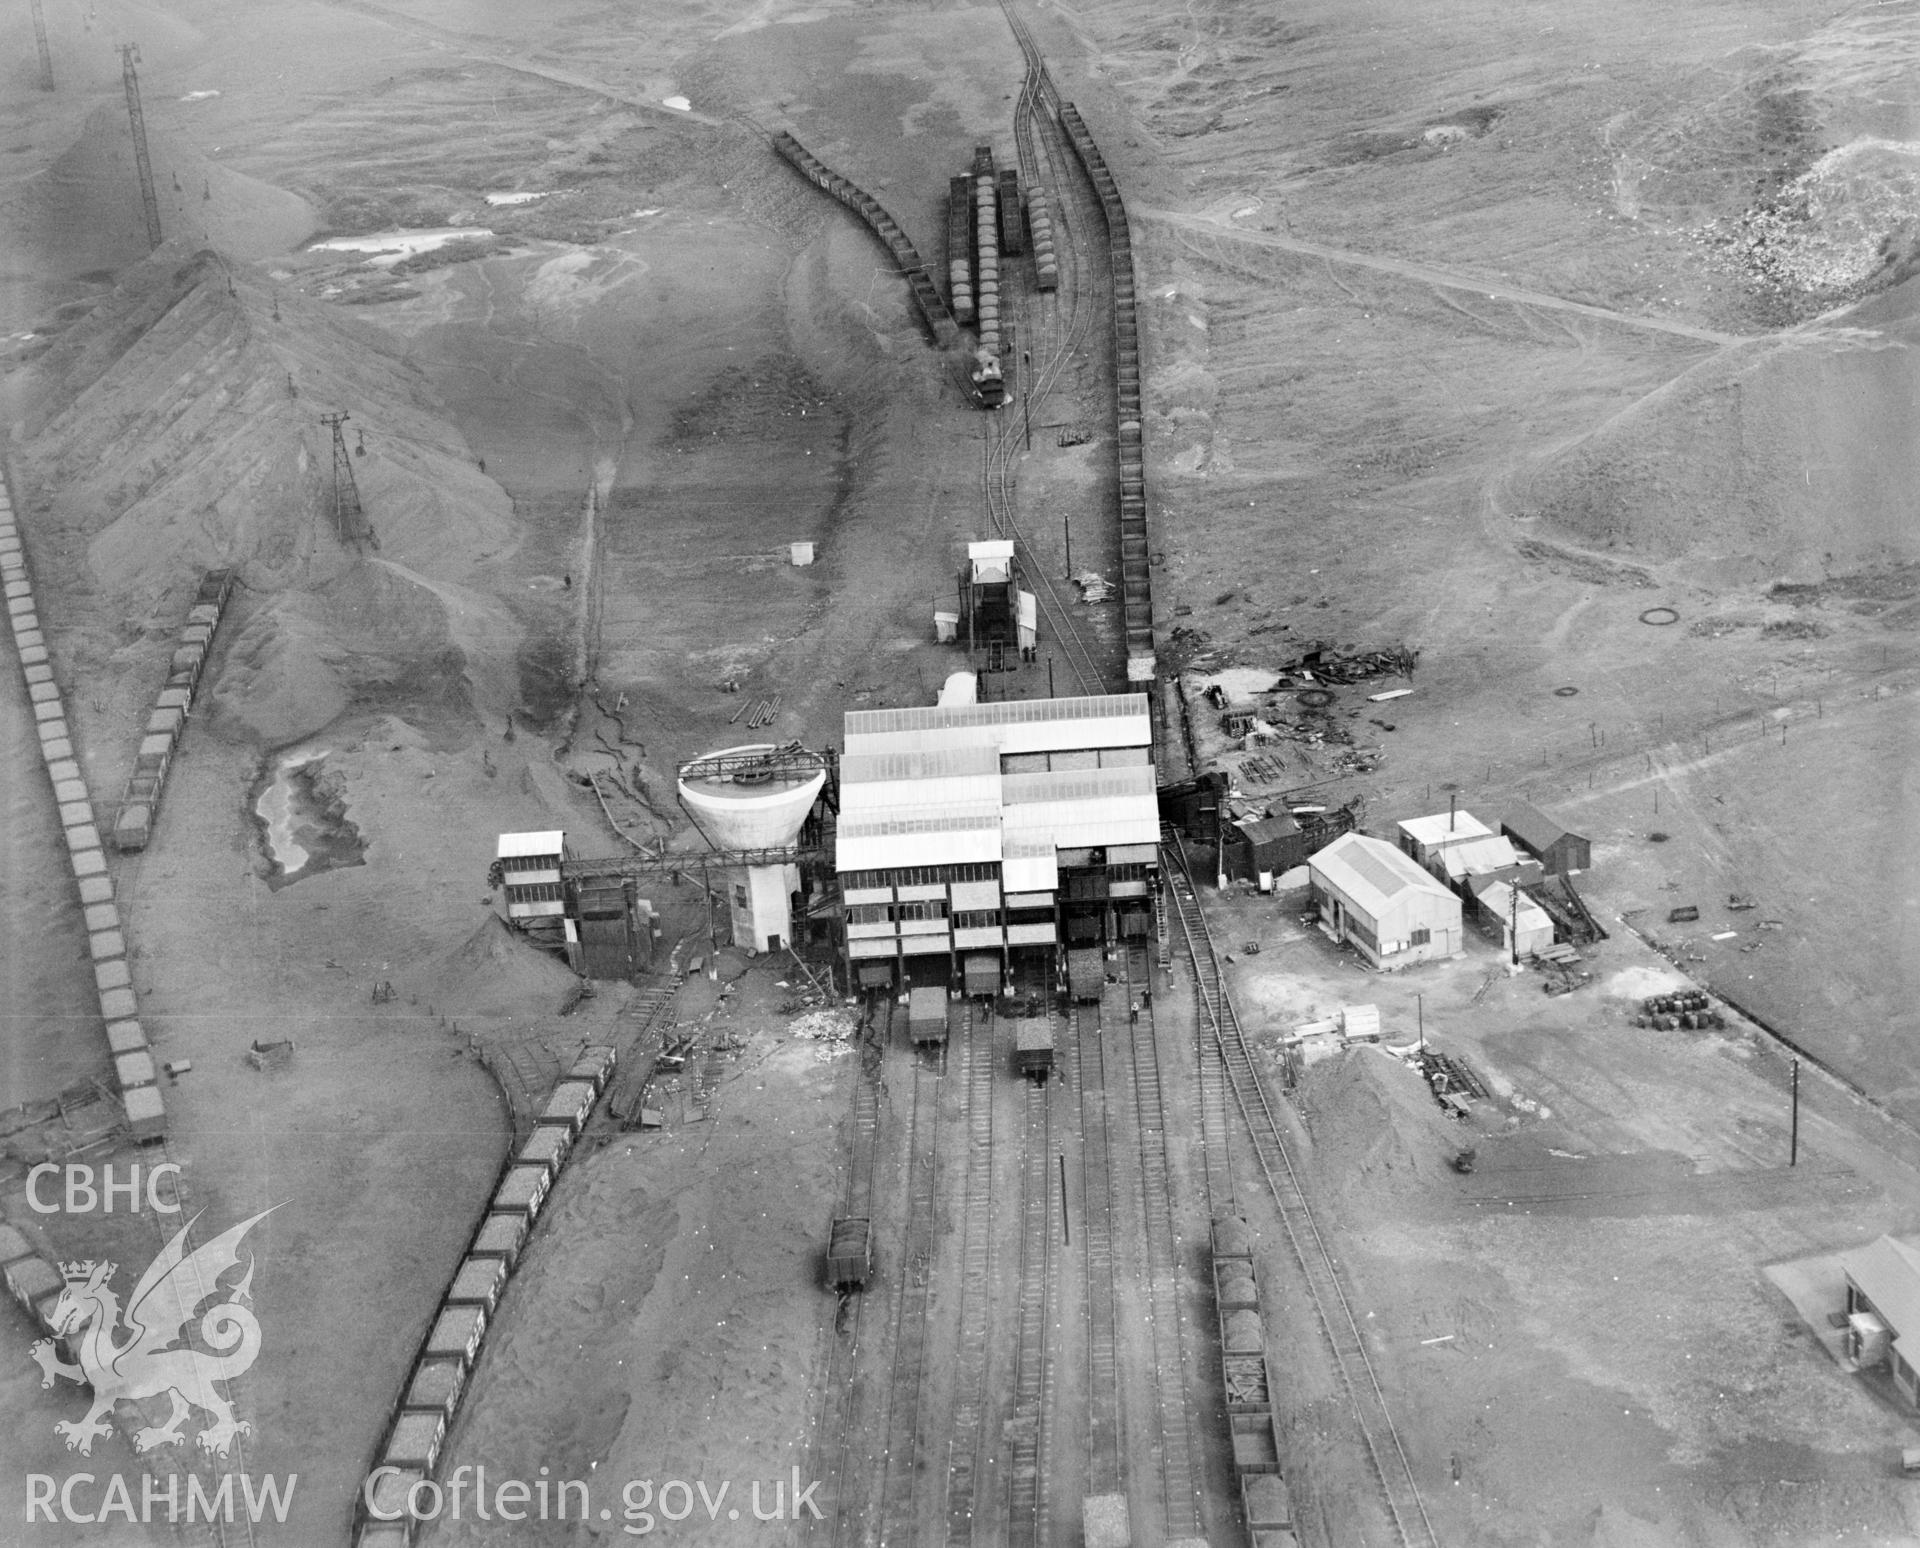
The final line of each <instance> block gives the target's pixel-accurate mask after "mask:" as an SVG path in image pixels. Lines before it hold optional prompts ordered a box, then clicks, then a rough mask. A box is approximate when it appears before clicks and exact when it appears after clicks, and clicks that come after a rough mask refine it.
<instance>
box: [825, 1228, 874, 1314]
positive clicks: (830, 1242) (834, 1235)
mask: <svg viewBox="0 0 1920 1548" xmlns="http://www.w3.org/2000/svg"><path fill="white" fill-rule="evenodd" d="M872 1271H873V1222H872V1221H871V1220H869V1219H868V1218H867V1217H866V1216H865V1215H839V1216H836V1217H835V1219H834V1222H833V1227H832V1229H831V1230H830V1231H829V1232H828V1233H827V1288H828V1289H829V1290H833V1291H837V1292H838V1293H839V1294H841V1295H846V1294H847V1293H849V1292H850V1291H854V1290H861V1289H864V1288H866V1283H867V1276H868V1274H870V1273H872Z"/></svg>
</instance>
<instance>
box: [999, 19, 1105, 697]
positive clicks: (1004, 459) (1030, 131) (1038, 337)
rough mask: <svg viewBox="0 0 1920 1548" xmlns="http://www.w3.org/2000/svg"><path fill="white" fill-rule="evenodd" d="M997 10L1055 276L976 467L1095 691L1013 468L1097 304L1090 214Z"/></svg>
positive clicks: (1064, 644) (1031, 312)
mask: <svg viewBox="0 0 1920 1548" xmlns="http://www.w3.org/2000/svg"><path fill="white" fill-rule="evenodd" d="M1001 10H1002V12H1003V14H1004V15H1005V16H1006V18H1007V25H1008V26H1009V28H1010V29H1011V30H1012V32H1013V35H1014V38H1015V41H1016V42H1018V44H1019V45H1020V51H1021V54H1022V56H1023V57H1024V59H1025V61H1026V73H1025V76H1024V78H1023V80H1022V83H1021V88H1020V95H1019V99H1018V101H1017V102H1016V103H1015V107H1014V119H1013V123H1014V146H1015V152H1016V158H1017V160H1018V162H1019V168H1020V176H1021V179H1022V180H1023V182H1024V183H1025V185H1026V187H1027V188H1028V189H1029V190H1031V189H1033V188H1035V187H1043V188H1046V189H1047V190H1049V192H1050V194H1051V196H1052V209H1053V213H1054V219H1055V224H1056V227H1057V229H1058V241H1057V254H1058V258H1059V263H1060V278H1059V283H1058V287H1057V288H1056V289H1055V290H1054V291H1052V292H1039V291H1036V290H1034V289H1033V288H1032V287H1031V286H1027V287H1024V288H1023V291H1022V300H1021V315H1020V324H1019V334H1018V342H1019V344H1020V345H1021V348H1022V357H1023V358H1022V361H1021V369H1020V370H1019V371H1018V372H1017V373H1015V378H1014V390H1015V392H1016V393H1020V394H1024V395H1025V402H1024V403H1022V404H1021V405H1019V408H1020V412H1019V413H1018V414H1013V413H1003V414H1001V415H999V416H997V417H996V419H995V421H994V423H993V428H992V430H991V431H990V432H989V433H990V437H991V439H990V441H989V445H988V449H987V457H986V464H985V467H984V470H983V475H982V478H983V483H984V486H985V493H986V501H987V519H988V525H989V527H990V529H991V530H992V531H993V532H994V534H995V535H996V536H1000V537H1006V538H1010V539H1012V541H1013V543H1014V547H1015V551H1016V553H1017V554H1018V556H1019V559H1020V566H1021V573H1022V575H1023V576H1025V577H1026V579H1027V581H1028V584H1029V585H1031V586H1032V587H1033V590H1034V595H1035V598H1036V600H1037V601H1038V603H1039V607H1040V610H1041V613H1042V614H1043V615H1044V616H1045V618H1046V620H1047V624H1048V627H1049V629H1050V630H1051V632H1052V635H1053V638H1054V640H1055V642H1056V645H1057V647H1058V649H1059V652H1060V654H1061V656H1062V657H1063V658H1064V660H1065V663H1066V666H1067V669H1068V671H1069V672H1071V673H1072V674H1073V676H1074V678H1075V679H1076V680H1077V681H1078V682H1079V685H1080V690H1081V691H1082V692H1083V693H1103V692H1105V691H1106V686H1107V674H1106V673H1105V672H1103V671H1102V670H1101V667H1100V664H1099V660H1098V656H1097V654H1096V652H1095V651H1094V650H1093V649H1091V648H1090V647H1089V646H1088V644H1087V642H1086V640H1085V639H1084V638H1083V636H1082V635H1081V633H1080V631H1079V629H1078V628H1077V626H1076V625H1075V623H1074V620H1073V614H1072V613H1071V611H1070V610H1069V605H1068V602H1067V601H1065V600H1063V599H1062V598H1061V596H1060V594H1059V592H1058V590H1057V589H1056V588H1055V586H1054V583H1053V580H1052V578H1051V576H1050V574H1049V573H1048V571H1047V569H1046V568H1045V567H1043V566H1042V565H1041V564H1040V563H1039V562H1038V560H1037V558H1036V557H1035V555H1034V553H1033V551H1032V546H1031V545H1030V544H1029V543H1028V541H1027V538H1026V535H1025V533H1024V532H1022V530H1021V528H1020V523H1019V519H1018V511H1019V501H1018V480H1017V476H1016V473H1017V466H1018V460H1019V456H1020V453H1021V451H1022V448H1023V446H1024V444H1025V441H1026V436H1027V427H1028V426H1029V425H1030V424H1031V421H1032V418H1033V416H1034V415H1035V414H1036V413H1037V412H1038V411H1039V410H1040V407H1041V405H1042V404H1043V403H1044V402H1045V401H1046V399H1047V396H1048V394H1049V393H1051V392H1052V391H1053V389H1054V387H1055V386H1056V385H1057V384H1058V383H1059V380H1060V378H1061V376H1062V375H1063V374H1064V373H1065V372H1066V370H1067V369H1068V368H1069V367H1070V366H1071V365H1072V363H1073V361H1074V359H1075V358H1076V356H1077V354H1078V352H1079V350H1080V349H1081V347H1082V345H1083V344H1084V343H1085V342H1086V339H1087V337H1088V335H1089V334H1090V333H1091V331H1092V328H1093V320H1094V317H1095V315H1096V313H1097V312H1098V311H1099V309H1100V302H1101V296H1100V293H1099V290H1098V287H1097V285H1096V283H1095V279H1096V275H1097V270H1096V269H1095V268H1094V267H1093V266H1091V265H1089V264H1088V263H1086V262H1084V261H1083V259H1082V256H1081V254H1080V251H1079V244H1080V242H1081V241H1083V240H1084V239H1085V238H1086V236H1087V235H1089V234H1090V233H1091V231H1092V230H1093V229H1094V228H1093V224H1092V221H1093V216H1092V214H1091V212H1090V210H1083V209H1082V208H1081V207H1078V205H1077V200H1076V197H1075V195H1074V194H1071V193H1070V192H1069V189H1070V188H1071V187H1072V186H1073V185H1072V180H1071V179H1070V178H1069V177H1064V176H1063V175H1062V174H1063V173H1066V172H1067V171H1068V169H1069V168H1070V167H1071V166H1072V165H1073V161H1072V157H1071V156H1070V155H1069V154H1068V152H1067V147H1066V142H1065V139H1064V137H1063V136H1062V134H1061V132H1060V129H1059V126H1058V124H1057V123H1056V122H1055V121H1054V119H1053V117H1052V111H1053V104H1055V103H1057V101H1058V93H1057V92H1055V91H1054V89H1053V83H1052V80H1051V78H1050V77H1049V76H1048V75H1047V69H1046V61H1045V60H1044V59H1043V58H1042V57H1041V55H1040V51H1039V48H1038V47H1037V46H1036V45H1035V43H1034V41H1033V38H1032V35H1031V33H1029V32H1028V30H1027V28H1026V24H1025V23H1024V22H1022V21H1021V20H1020V18H1019V16H1018V14H1017V13H1016V12H1015V11H1014V9H1013V7H1012V6H1011V5H1010V4H1008V3H1007V0H1001ZM1070 206H1075V207H1072V208H1070ZM1009 272H1011V270H1009Z"/></svg>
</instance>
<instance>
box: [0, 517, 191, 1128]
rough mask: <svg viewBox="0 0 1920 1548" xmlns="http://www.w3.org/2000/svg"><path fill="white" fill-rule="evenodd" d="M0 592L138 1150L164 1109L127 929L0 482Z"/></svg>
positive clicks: (162, 1120)
mask: <svg viewBox="0 0 1920 1548" xmlns="http://www.w3.org/2000/svg"><path fill="white" fill-rule="evenodd" d="M0 586H3V587H4V591H5V596H6V603H7V622H8V626H9V627H10V628H11V629H12V631H13V645H14V649H15V650H16V651H17V652H18V653H19V657H20V675H21V676H22V677H23V678H24V679H25V680H26V685H27V700H28V703H29V704H30V705H31V707H32V709H33V721H34V731H35V733H36V734H37V735H38V737H39V739H40V758H41V761H42V762H43V763H44V764H45V765H46V768H47V778H48V779H49V780H50V781H51V782H52V784H53V798H54V800H55V801H56V802H58V803H59V808H60V825H61V827H62V829H63V830H64V831H65V837H66V841H67V863H68V865H69V866H70V867H71V868H72V871H73V880H74V884H75V886H76V887H77V888H78V889H79V893H80V907H81V909H82V911H83V914H82V917H83V919H84V921H85V923H86V927H87V956H88V957H89V959H90V960H91V961H92V963H93V982H94V988H95V989H96V991H97V992H98V993H99V996H100V1019H101V1020H102V1021H103V1022H104V1023H105V1024H106V1030H107V1047H108V1048H109V1049H110V1050H111V1052H112V1055H113V1072H114V1078H115V1079H116V1080H117V1081H118V1082H119V1086H120V1100H121V1103H122V1105H123V1106H124V1107H125V1109H126V1114H127V1128H128V1131H129V1133H131V1135H132V1136H133V1138H134V1139H136V1140H138V1141H139V1142H140V1143H142V1144H145V1143H147V1142H149V1141H151V1140H158V1139H163V1138H165V1137H166V1132H167V1110H166V1103H165V1102H164V1101H162V1100H161V1097H160V1088H159V1086H158V1085H157V1084H156V1076H155V1072H154V1064H153V1055H152V1052H151V1051H150V1050H149V1049H148V1047H147V1035H146V1031H145V1029H144V1028H143V1027H142V1026H141V1025H140V1021H139V1019H138V1018H139V1003H138V1001H137V1000H136V999H135V997H134V992H133V974H132V972H131V970H130V969H129V968H128V966H127V937H126V931H125V930H124V929H123V928H122V925H121V920H120V910H119V905H118V904H117V903H116V902H115V901H114V893H113V878H112V877H110V876H109V875H108V874H107V857H106V853H105V850H104V848H103V846H102V845H101V842H100V829H99V827H98V825H97V824H96V823H95V821H94V813H93V798H92V796H91V795H90V794H89V793H88V791H87V782H86V779H85V777H84V776H83V775H82V774H81V772H80V762H79V759H78V758H77V757H76V756H75V754H74V750H73V733H72V730H71V728H70V726H69V723H68V721H67V710H66V704H65V701H64V700H63V699H62V697H61V693H60V688H59V685H58V684H56V683H55V682H54V680H53V662H52V658H51V656H50V655H49V654H48V649H47V637H46V633H45V631H44V630H42V629H41V627H40V605H39V603H38V602H37V601H36V600H35V597H34V589H33V579H32V576H31V575H30V574H29V573H28V569H27V555H26V549H25V547H24V545H23V543H22V541H21V537H20V528H19V526H18V525H17V524H16V523H15V521H14V519H13V500H12V497H11V496H10V495H9V494H8V492H7V488H6V486H5V484H4V483H0Z"/></svg>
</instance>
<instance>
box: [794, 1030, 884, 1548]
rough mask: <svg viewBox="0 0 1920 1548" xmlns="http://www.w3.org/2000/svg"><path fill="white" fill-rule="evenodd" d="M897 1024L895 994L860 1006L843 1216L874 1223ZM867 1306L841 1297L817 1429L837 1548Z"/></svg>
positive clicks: (845, 1514) (852, 1517) (851, 1511)
mask: <svg viewBox="0 0 1920 1548" xmlns="http://www.w3.org/2000/svg"><path fill="white" fill-rule="evenodd" d="M882 1005H884V1006H885V1007H886V1010H885V1019H884V1021H882V1020H881V1017H880V1007H881V1006H882ZM876 1022H880V1025H881V1028H882V1030H881V1031H880V1032H879V1034H878V1036H877V1037H876V1034H875V1023H876ZM892 1022H893V1002H892V998H891V996H884V995H868V996H867V997H866V998H865V1000H864V1003H863V1004H862V1005H861V1008H860V1024H859V1028H858V1032H857V1037H858V1042H859V1047H860V1074H859V1077H858V1078H857V1079H856V1081H855V1082H854V1091H853V1111H852V1121H853V1143H852V1146H851V1148H850V1151H849V1155H848V1165H847V1186H846V1191H845V1193H844V1195H843V1204H844V1213H846V1214H850V1215H853V1214H865V1215H868V1216H869V1217H871V1215H872V1212H873V1173H874V1167H875V1165H876V1162H877V1158H878V1152H879V1145H880V1098H881V1094H882V1091H883V1074H882V1060H881V1057H880V1055H882V1054H883V1053H884V1050H885V1048H886V1035H887V1029H890V1028H891V1026H892ZM866 1301H867V1297H866V1295H865V1294H864V1293H862V1292H858V1291H856V1292H854V1293H853V1294H850V1295H842V1296H841V1297H840V1304H839V1307H838V1309H837V1311H836V1312H835V1314H834V1322H833V1333H832V1336H831V1339H830V1342H829V1344H828V1346H827V1374H826V1380H825V1381H824V1382H823V1383H822V1384H821V1409H820V1415H819V1419H818V1421H817V1423H816V1426H815V1430H814V1435H815V1440H814V1448H813V1476H814V1477H815V1478H819V1479H822V1480H825V1481H827V1482H828V1483H829V1485H830V1487H831V1488H832V1490H833V1505H832V1508H831V1509H830V1510H828V1511H827V1512H825V1518H824V1524H823V1527H822V1530H823V1531H824V1533H825V1534H826V1536H827V1540H828V1541H829V1542H831V1543H832V1544H833V1548H847V1544H848V1543H849V1542H851V1541H852V1537H851V1533H852V1528H853V1524H854V1523H855V1522H856V1521H857V1519H858V1518H859V1516H860V1515H861V1511H860V1510H859V1509H858V1507H857V1504H856V1489H855V1487H854V1480H853V1479H852V1478H851V1477H850V1476H849V1471H850V1469H849V1461H850V1458H851V1456H852V1452H853V1435H854V1428H855V1421H856V1409H857V1407H858V1396H859V1390H860V1383H859V1376H860V1333H861V1327H862V1323H863V1321H864V1315H863V1313H864V1310H865V1306H866Z"/></svg>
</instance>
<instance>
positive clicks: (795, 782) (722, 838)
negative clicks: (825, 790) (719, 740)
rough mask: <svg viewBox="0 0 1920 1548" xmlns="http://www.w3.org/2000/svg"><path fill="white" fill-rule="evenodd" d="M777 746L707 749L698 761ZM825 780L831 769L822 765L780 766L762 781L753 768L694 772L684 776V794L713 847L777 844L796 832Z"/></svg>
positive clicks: (729, 757)
mask: <svg viewBox="0 0 1920 1548" xmlns="http://www.w3.org/2000/svg"><path fill="white" fill-rule="evenodd" d="M777 751H778V749H777V748H776V747H774V745H773V744H772V743H770V742H763V743H758V744H750V745H748V746H745V747H728V748H725V749H724V750H722V751H720V752H715V753H708V754H706V755H705V756H704V757H702V758H700V759H698V760H697V762H699V763H717V762H718V761H719V760H721V759H726V760H729V761H733V760H741V759H748V758H751V757H752V756H753V754H755V753H767V754H772V753H774V752H777ZM826 782H827V771H826V770H825V769H824V768H820V767H815V768H813V769H808V768H805V767H789V768H781V769H777V770H775V771H773V773H772V774H771V776H770V777H768V778H765V779H762V780H759V781H755V780H754V779H753V778H752V776H751V773H749V774H748V777H747V778H745V779H742V778H739V777H737V776H735V775H731V774H729V775H724V776H722V777H720V778H717V779H715V778H710V777H707V776H705V775H700V774H696V775H695V777H694V778H692V779H682V780H681V781H680V799H681V800H682V801H683V802H684V803H685V804H686V808H687V811H688V812H689V813H690V814H691V815H692V817H693V820H694V823H695V825H696V826H698V828H699V829H700V831H701V832H702V833H704V834H705V835H706V836H707V840H708V842H709V843H711V844H712V845H713V847H714V848H715V849H779V848H782V847H784V846H785V845H788V844H791V843H792V842H793V841H794V839H795V838H796V837H798V835H799V833H800V825H801V824H802V823H804V822H805V821H806V820H807V813H808V812H810V811H812V810H813V803H814V801H815V800H816V799H817V798H818V796H819V794H820V787H821V786H823V785H824V784H826Z"/></svg>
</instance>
